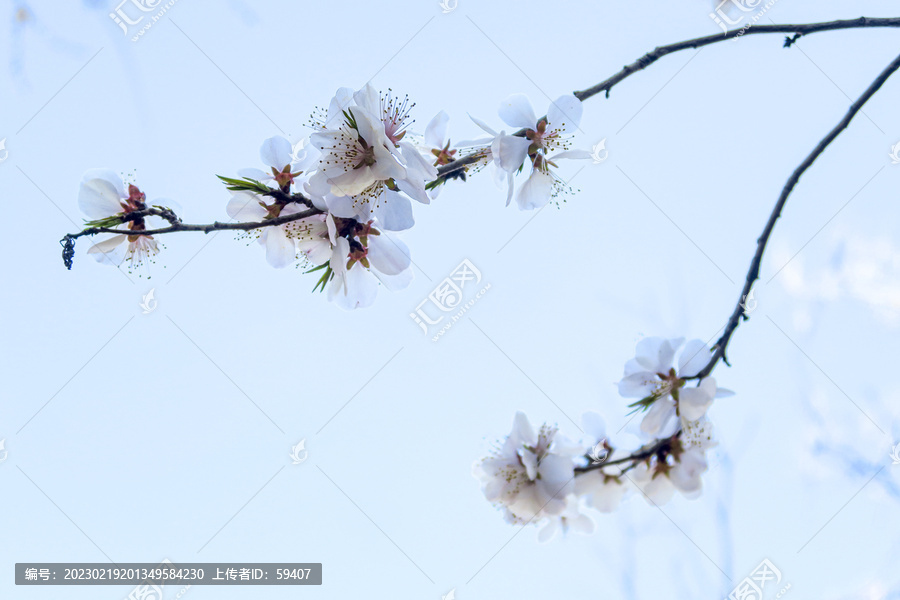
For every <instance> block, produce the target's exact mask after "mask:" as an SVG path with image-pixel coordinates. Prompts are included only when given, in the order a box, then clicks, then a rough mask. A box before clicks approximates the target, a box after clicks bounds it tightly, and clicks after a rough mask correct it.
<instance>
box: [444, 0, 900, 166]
mask: <svg viewBox="0 0 900 600" xmlns="http://www.w3.org/2000/svg"><path fill="white" fill-rule="evenodd" d="M867 27H900V17H891V18H871V17H860V18H858V19H846V20H838V21H827V22H823V23H801V24H794V25H790V24H786V25H754V26H753V27H750V28H749V29H744V28H741V29H733V30H731V31H729V32H728V33H723V34H719V35H707V36H703V37H698V38H694V39H691V40H685V41H683V42H676V43H674V44H668V45H666V46H658V47H657V48H656V49H655V50H653V51H651V52H648V53H646V54H645V55H643V56H642V57H641V58H639V59H637V60H636V61H634V62H633V63H631V64H630V65H626V66H624V67H622V70H621V71H619V72H618V73H616V74H615V75H613V76H612V77H609V78H608V79H605V80H603V81H601V82H600V83H598V84H596V85H594V86H591V87H589V88H587V89H585V90H581V91H579V92H573V94H574V95H575V97H576V98H578V99H579V100H581V101H582V102H583V101H585V100H587V99H588V98H590V97H592V96H596V95H597V94H599V93H601V92H606V95H607V97H609V91H610V90H611V89H612V88H613V86H615V85H616V84H618V83H620V82H621V81H623V80H624V79H626V78H627V77H630V76H631V75H634V74H635V73H637V72H639V71H643V70H644V69H646V68H647V67H649V66H650V65H652V64H653V63H655V62H656V61H658V60H659V59H660V58H662V57H664V56H667V55H669V54H673V53H675V52H679V51H681V50H687V49H689V48H701V47H703V46H709V45H710V44H717V43H719V42H725V41H728V40H732V39H735V38H738V37H743V36H745V35H758V34H763V33H792V34H794V36H793V37H789V38H786V39H785V42H784V45H785V47H790V46H792V45H793V44H794V43H795V42H796V41H797V40H798V39H799V38H800V37H801V36H803V35H809V34H811V33H818V32H820V31H834V30H838V29H859V28H867ZM525 131H526V130H525V129H520V130H519V131H517V132H516V133H514V134H513V135H517V136H519V137H522V136H524V135H525ZM477 158H478V157H475V158H474V159H473V157H472V156H467V157H463V158H460V159H457V160H455V161H453V162H450V163H447V164H446V165H444V166H443V167H441V168H440V169H438V180H440V179H446V178H447V177H448V176H449V175H452V174H453V173H456V172H458V171H461V170H463V169H464V168H465V167H466V166H467V165H469V164H471V163H473V162H476V161H477Z"/></svg>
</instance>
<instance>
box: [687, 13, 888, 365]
mask: <svg viewBox="0 0 900 600" xmlns="http://www.w3.org/2000/svg"><path fill="white" fill-rule="evenodd" d="M751 31H752V29H751ZM898 68H900V56H898V57H897V58H895V59H894V60H893V61H892V62H891V64H889V65H888V66H887V67H886V68H885V69H884V71H882V72H881V74H880V75H878V77H877V78H876V79H875V81H873V82H872V84H871V85H870V86H869V87H868V89H866V91H865V92H863V94H862V96H860V97H859V99H857V101H856V102H854V103H853V105H852V106H850V110H848V111H847V114H846V115H844V118H843V119H841V121H840V123H838V124H837V125H835V127H834V129H832V130H831V131H829V132H828V135H826V136H825V137H824V138H823V139H822V141H820V142H819V143H818V145H816V147H815V149H813V151H812V152H811V153H810V154H809V155H808V156H807V157H806V159H804V161H803V162H802V163H800V166H798V167H797V168H796V169H794V172H793V173H792V174H791V176H790V178H788V180H787V183H786V184H785V185H784V188H783V189H782V190H781V196H779V198H778V202H777V203H776V204H775V208H773V209H772V214H771V215H769V221H768V222H767V223H766V227H765V229H763V232H762V234H761V235H760V236H759V238H758V239H757V240H756V254H754V255H753V260H752V261H751V262H750V270H749V271H747V278H746V280H745V281H744V288H743V289H742V290H741V297H740V299H739V300H738V303H737V306H735V307H734V310H733V311H732V313H731V317H730V318H729V319H728V324H727V325H726V326H725V331H724V333H723V334H722V337H720V338H719V340H718V341H717V342H716V345H715V352H713V355H712V358H711V359H710V361H709V363H707V365H706V366H705V367H704V368H703V370H702V371H700V372H699V373H698V374H697V375H696V376H694V377H690V378H688V379H703V378H704V377H707V376H708V375H709V374H710V373H712V371H713V369H714V368H715V367H716V364H717V363H718V362H719V360H722V361H724V362H725V364H728V360H727V358H726V357H725V350H726V348H727V347H728V343H729V342H730V341H731V336H732V335H733V334H734V331H735V330H736V329H737V326H738V324H739V323H740V321H741V317H743V319H744V320H747V319H748V318H749V317H748V316H747V315H746V314H745V311H744V299H745V298H746V297H747V296H748V295H749V294H750V289H751V288H752V287H753V283H754V282H755V281H756V280H757V279H759V266H760V264H761V263H762V257H763V253H764V252H765V251H766V244H767V243H768V241H769V237H770V236H771V235H772V230H773V229H774V228H775V222H776V221H777V220H778V218H779V217H780V216H781V211H782V210H783V209H784V205H785V203H786V202H787V199H788V196H790V195H791V192H792V191H793V190H794V187H795V186H796V185H797V183H798V182H799V181H800V177H801V175H803V173H804V172H806V170H807V169H809V168H810V167H811V166H812V164H813V163H814V162H815V161H816V159H817V158H818V157H819V156H820V155H821V154H822V153H823V152H824V151H825V149H826V148H827V147H828V146H829V145H830V144H831V142H833V141H834V140H835V138H837V136H838V135H840V133H841V132H842V131H844V129H846V128H847V126H848V125H850V121H852V120H853V117H855V116H856V114H857V113H859V111H860V110H862V107H863V105H865V103H866V102H868V101H869V99H870V98H871V97H872V96H874V95H875V93H876V92H877V91H878V90H879V89H881V86H882V85H884V83H885V82H886V81H887V80H888V78H890V76H891V75H893V74H894V73H895V72H896V71H897V69H898Z"/></svg>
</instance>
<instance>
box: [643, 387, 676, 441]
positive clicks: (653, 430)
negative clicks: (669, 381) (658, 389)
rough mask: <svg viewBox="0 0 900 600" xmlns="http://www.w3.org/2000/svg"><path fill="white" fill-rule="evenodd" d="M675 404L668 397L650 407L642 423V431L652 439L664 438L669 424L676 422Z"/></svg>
mask: <svg viewBox="0 0 900 600" xmlns="http://www.w3.org/2000/svg"><path fill="white" fill-rule="evenodd" d="M675 416H676V415H675V402H673V401H672V399H671V398H669V397H668V396H666V397H665V398H660V399H658V400H657V401H656V402H654V403H653V405H652V406H651V407H650V410H648V411H647V414H645V415H644V419H643V420H642V421H641V431H642V432H643V433H645V434H647V435H649V436H652V437H657V438H658V437H662V432H664V431H667V430H668V428H669V424H670V423H671V422H672V421H673V420H675Z"/></svg>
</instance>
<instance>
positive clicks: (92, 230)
mask: <svg viewBox="0 0 900 600" xmlns="http://www.w3.org/2000/svg"><path fill="white" fill-rule="evenodd" d="M133 214H135V213H130V214H129V215H125V217H124V218H123V220H124V221H131V220H134V219H133V218H128V217H130V216H132V215H133ZM147 214H155V213H147ZM321 214H324V211H322V210H319V209H318V208H310V209H309V210H304V211H303V212H298V213H294V214H292V215H284V216H283V217H275V218H274V219H266V220H265V221H250V222H246V223H220V222H218V221H216V222H214V223H210V224H208V225H192V224H190V223H181V222H180V221H179V222H178V223H172V224H171V225H170V226H169V227H161V228H159V229H142V230H139V231H133V230H131V229H113V228H110V227H89V228H88V229H84V230H82V231H79V232H78V233H68V234H66V235H65V237H64V238H63V240H67V239H68V240H74V239H77V238H80V237H81V236H84V235H96V234H98V233H114V234H118V235H160V234H164V233H175V232H178V231H202V232H203V233H209V232H211V231H226V230H238V231H249V230H251V229H259V228H260V227H273V226H275V225H284V224H285V223H290V222H291V221H299V220H300V219H305V218H307V217H312V216H315V215H321ZM144 216H146V215H144Z"/></svg>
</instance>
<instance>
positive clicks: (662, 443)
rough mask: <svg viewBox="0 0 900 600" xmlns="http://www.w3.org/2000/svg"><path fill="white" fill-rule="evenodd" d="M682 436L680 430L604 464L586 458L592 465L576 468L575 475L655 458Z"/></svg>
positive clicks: (588, 457)
mask: <svg viewBox="0 0 900 600" xmlns="http://www.w3.org/2000/svg"><path fill="white" fill-rule="evenodd" d="M680 435H681V430H679V431H678V432H677V433H675V435H672V436H669V437H666V438H662V439H660V440H656V441H655V442H653V443H652V444H648V445H646V446H642V447H641V448H638V449H637V450H635V451H634V452H632V453H631V454H629V455H628V456H623V457H622V458H617V459H615V460H607V461H603V462H593V459H592V458H591V457H590V456H586V457H585V458H587V459H588V460H591V461H592V462H591V464H588V465H586V466H584V467H575V474H576V475H580V474H582V473H588V472H590V471H596V470H598V469H603V468H604V467H611V466H614V465H621V464H625V463H636V462H640V461H642V460H646V459H648V458H651V457H653V456H655V455H656V454H657V453H659V452H660V451H663V450H667V449H669V448H670V447H671V446H672V444H674V443H675V440H676V439H678V436H680Z"/></svg>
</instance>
